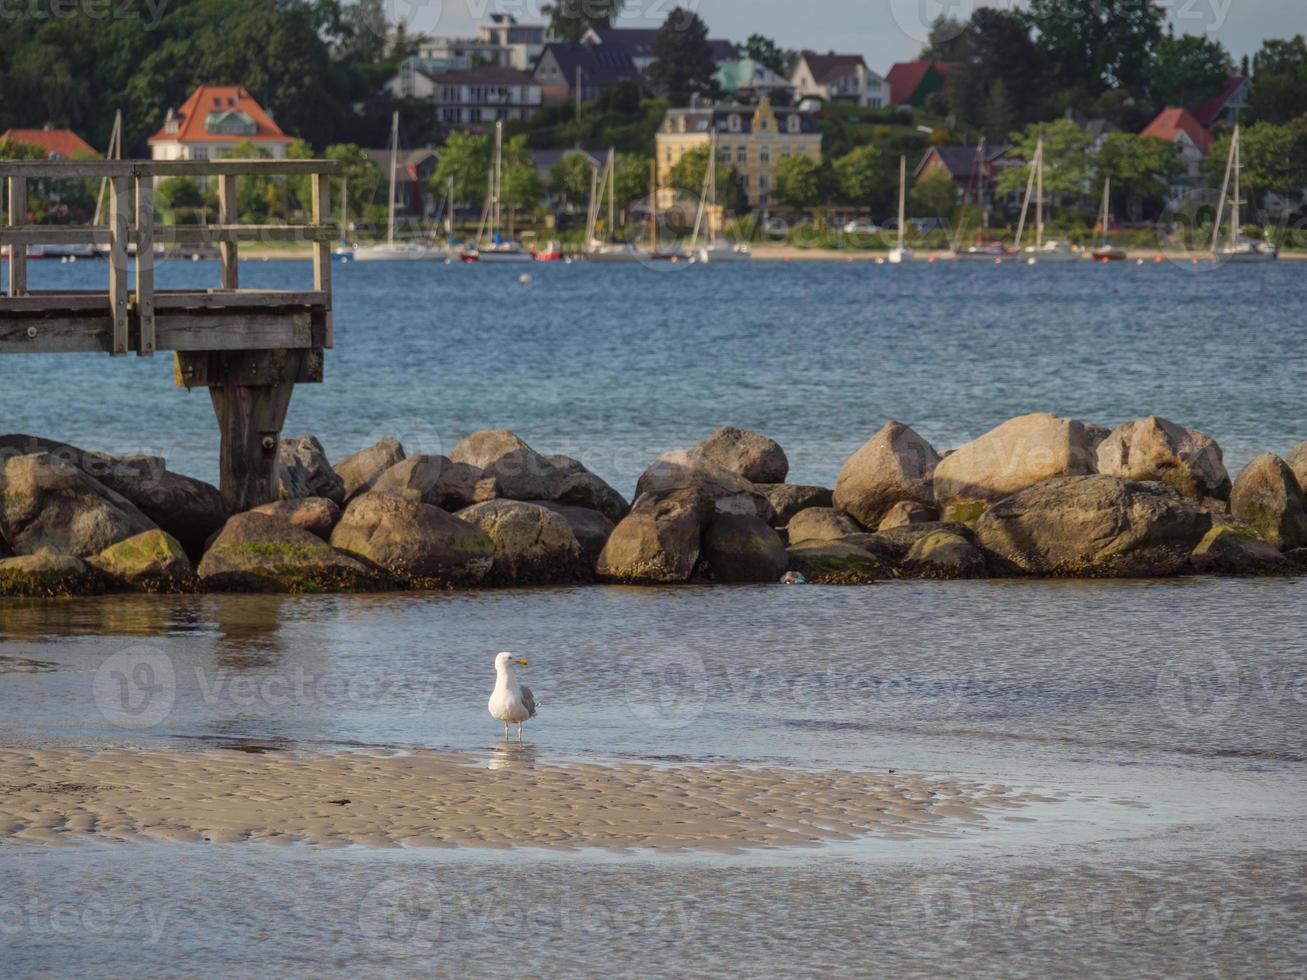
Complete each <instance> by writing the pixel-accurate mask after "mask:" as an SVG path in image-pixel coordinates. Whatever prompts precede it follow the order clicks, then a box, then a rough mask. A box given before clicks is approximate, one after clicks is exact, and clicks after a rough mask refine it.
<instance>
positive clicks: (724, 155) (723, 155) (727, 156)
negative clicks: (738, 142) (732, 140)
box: [717, 146, 731, 163]
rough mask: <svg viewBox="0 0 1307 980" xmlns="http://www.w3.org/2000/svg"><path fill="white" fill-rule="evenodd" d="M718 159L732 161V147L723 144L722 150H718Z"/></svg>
mask: <svg viewBox="0 0 1307 980" xmlns="http://www.w3.org/2000/svg"><path fill="white" fill-rule="evenodd" d="M717 159H719V160H720V161H721V162H722V163H730V162H731V148H730V147H729V146H723V147H722V148H721V149H720V150H718V151H717Z"/></svg>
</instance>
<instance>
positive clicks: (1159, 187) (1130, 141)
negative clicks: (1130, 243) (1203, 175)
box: [1094, 133, 1181, 221]
mask: <svg viewBox="0 0 1307 980" xmlns="http://www.w3.org/2000/svg"><path fill="white" fill-rule="evenodd" d="M1094 164H1095V179H1096V183H1101V182H1102V181H1104V180H1106V179H1108V178H1110V179H1111V181H1112V193H1113V200H1114V201H1120V202H1123V203H1124V205H1125V212H1124V213H1125V214H1127V215H1129V216H1130V218H1131V220H1134V221H1138V220H1139V218H1140V216H1141V209H1142V205H1143V203H1144V202H1145V201H1147V200H1148V199H1150V198H1161V197H1164V196H1165V194H1166V189H1167V181H1166V178H1167V177H1170V176H1173V175H1174V174H1177V173H1179V172H1180V170H1181V165H1180V161H1179V159H1178V158H1177V157H1176V154H1175V147H1174V146H1172V145H1171V144H1170V143H1168V142H1166V140H1160V139H1156V138H1155V137H1152V136H1137V135H1135V134H1134V133H1109V134H1108V135H1107V137H1106V138H1105V139H1104V140H1103V148H1102V150H1100V151H1099V153H1098V156H1097V157H1096V158H1095V160H1094ZM1118 213H1120V212H1119V211H1118Z"/></svg>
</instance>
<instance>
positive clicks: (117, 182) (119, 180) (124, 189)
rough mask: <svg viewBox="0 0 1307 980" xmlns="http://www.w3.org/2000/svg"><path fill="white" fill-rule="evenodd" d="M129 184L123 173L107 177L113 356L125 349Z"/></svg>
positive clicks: (120, 354) (122, 352) (119, 355)
mask: <svg viewBox="0 0 1307 980" xmlns="http://www.w3.org/2000/svg"><path fill="white" fill-rule="evenodd" d="M130 194H131V188H130V184H129V183H128V180H127V178H126V177H113V178H111V179H110V181H109V228H110V231H111V232H112V234H113V240H112V243H111V244H110V246H109V314H110V316H111V317H112V318H113V350H112V351H110V353H111V354H112V355H113V356H114V357H122V356H123V355H125V354H126V353H127V339H128V338H127V226H128V219H127V206H128V204H129V203H130V201H129V198H130Z"/></svg>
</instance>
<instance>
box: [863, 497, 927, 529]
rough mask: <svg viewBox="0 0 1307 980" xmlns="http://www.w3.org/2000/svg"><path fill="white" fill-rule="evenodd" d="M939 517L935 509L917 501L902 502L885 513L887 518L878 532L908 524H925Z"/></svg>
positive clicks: (883, 520)
mask: <svg viewBox="0 0 1307 980" xmlns="http://www.w3.org/2000/svg"><path fill="white" fill-rule="evenodd" d="M937 516H938V515H937V514H936V512H935V508H934V507H927V506H926V505H925V504H919V503H917V502H916V501H915V500H900V501H899V502H898V503H896V504H895V505H894V506H893V507H891V508H890V509H889V510H887V511H886V512H885V516H884V517H882V518H881V519H880V523H879V524H877V525H876V530H877V531H890V530H893V529H894V528H896V527H904V526H906V525H908V524H925V523H927V522H928V521H933V520H934V519H935V518H936V517H937Z"/></svg>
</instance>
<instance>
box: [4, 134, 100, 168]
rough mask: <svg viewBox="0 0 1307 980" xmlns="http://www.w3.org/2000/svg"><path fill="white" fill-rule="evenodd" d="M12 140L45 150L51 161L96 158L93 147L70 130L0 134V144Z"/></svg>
mask: <svg viewBox="0 0 1307 980" xmlns="http://www.w3.org/2000/svg"><path fill="white" fill-rule="evenodd" d="M5 140H13V141H14V142H15V143H26V144H27V145H28V146H37V147H40V148H41V149H43V150H45V155H46V156H47V157H49V158H50V159H51V160H71V159H72V158H73V157H74V156H77V155H87V156H96V152H95V147H93V146H91V144H90V143H88V142H86V140H84V139H82V138H81V137H80V136H78V135H77V134H76V133H74V132H73V131H72V130H71V129H53V128H51V127H50V126H46V127H45V128H44V129H7V130H5V131H4V132H3V133H0V143H3V142H4V141H5Z"/></svg>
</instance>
